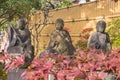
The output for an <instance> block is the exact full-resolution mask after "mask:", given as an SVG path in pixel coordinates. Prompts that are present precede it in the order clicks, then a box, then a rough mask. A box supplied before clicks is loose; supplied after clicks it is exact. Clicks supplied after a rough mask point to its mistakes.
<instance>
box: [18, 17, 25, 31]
mask: <svg viewBox="0 0 120 80" xmlns="http://www.w3.org/2000/svg"><path fill="white" fill-rule="evenodd" d="M17 24H18V28H19V29H21V30H23V29H25V25H26V22H25V20H24V19H19V20H18V22H17Z"/></svg>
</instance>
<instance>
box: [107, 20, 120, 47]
mask: <svg viewBox="0 0 120 80" xmlns="http://www.w3.org/2000/svg"><path fill="white" fill-rule="evenodd" d="M107 26H108V28H107V32H108V33H109V35H110V38H111V43H112V46H113V48H115V47H120V19H113V20H112V21H111V22H108V23H107Z"/></svg>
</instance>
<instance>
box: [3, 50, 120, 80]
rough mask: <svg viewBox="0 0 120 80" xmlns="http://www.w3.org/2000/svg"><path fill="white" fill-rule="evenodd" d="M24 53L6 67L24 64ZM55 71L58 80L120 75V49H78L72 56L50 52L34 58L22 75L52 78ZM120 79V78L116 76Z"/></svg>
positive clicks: (30, 78)
mask: <svg viewBox="0 0 120 80" xmlns="http://www.w3.org/2000/svg"><path fill="white" fill-rule="evenodd" d="M23 61H24V58H23V57H22V56H19V57H16V58H15V59H13V60H12V61H11V62H10V63H8V64H9V65H8V64H6V66H5V69H7V70H10V69H13V68H17V67H20V65H22V64H23V63H24V62H23ZM49 74H53V75H54V76H55V77H56V78H57V80H80V79H83V80H104V79H105V78H107V77H108V76H109V75H113V76H114V77H115V78H119V77H120V48H119V49H115V50H113V51H112V52H111V54H105V53H103V52H97V51H96V50H94V49H90V50H85V51H82V50H81V51H76V52H75V53H74V55H73V56H72V57H69V56H65V55H63V54H57V55H56V54H46V53H44V54H43V55H42V56H41V57H40V58H34V60H33V61H32V63H31V65H30V66H29V67H28V68H27V69H26V70H25V72H24V73H23V74H22V75H21V76H23V77H24V78H26V79H27V80H39V79H44V80H48V78H47V77H48V75H49ZM116 80H117V79H116Z"/></svg>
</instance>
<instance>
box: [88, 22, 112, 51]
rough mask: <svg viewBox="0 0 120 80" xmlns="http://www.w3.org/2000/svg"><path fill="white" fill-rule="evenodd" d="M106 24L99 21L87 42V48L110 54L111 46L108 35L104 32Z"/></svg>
mask: <svg viewBox="0 0 120 80" xmlns="http://www.w3.org/2000/svg"><path fill="white" fill-rule="evenodd" d="M105 29H106V22H105V21H103V20H101V21H98V22H97V24H96V32H94V33H92V35H91V36H90V37H89V40H88V44H87V46H88V48H90V47H91V48H96V49H97V50H102V51H103V52H108V53H110V51H111V44H110V37H109V34H108V33H106V32H105Z"/></svg>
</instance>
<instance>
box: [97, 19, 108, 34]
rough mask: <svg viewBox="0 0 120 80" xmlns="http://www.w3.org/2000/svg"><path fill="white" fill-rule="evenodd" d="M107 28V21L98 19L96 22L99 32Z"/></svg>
mask: <svg viewBox="0 0 120 80" xmlns="http://www.w3.org/2000/svg"><path fill="white" fill-rule="evenodd" d="M105 29H106V22H105V21H103V20H101V21H98V22H97V24H96V30H97V32H105Z"/></svg>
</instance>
